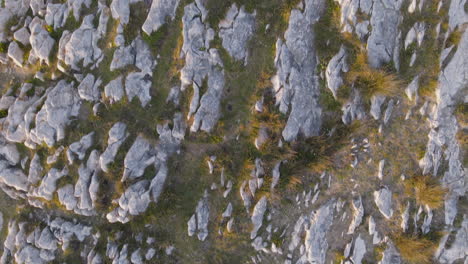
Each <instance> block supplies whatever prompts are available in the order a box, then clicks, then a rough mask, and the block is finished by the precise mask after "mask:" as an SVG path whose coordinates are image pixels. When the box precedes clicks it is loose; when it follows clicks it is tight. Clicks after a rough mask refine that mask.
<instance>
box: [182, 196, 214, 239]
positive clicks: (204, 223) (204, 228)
mask: <svg viewBox="0 0 468 264" xmlns="http://www.w3.org/2000/svg"><path fill="white" fill-rule="evenodd" d="M209 218H210V206H209V203H208V193H207V192H206V191H205V194H204V196H203V198H202V199H200V201H198V204H197V208H196V209H195V214H194V215H192V217H191V218H190V220H189V221H188V223H187V225H188V235H189V236H193V235H194V234H197V237H198V239H199V240H201V241H204V240H205V239H206V237H208V221H209Z"/></svg>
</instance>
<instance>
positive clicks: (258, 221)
mask: <svg viewBox="0 0 468 264" xmlns="http://www.w3.org/2000/svg"><path fill="white" fill-rule="evenodd" d="M266 209H267V198H266V196H263V197H262V198H260V200H259V201H258V202H257V204H256V205H255V207H254V209H253V212H252V217H251V220H252V224H253V229H252V231H251V232H250V239H254V238H255V237H257V232H258V230H259V229H260V227H262V224H263V215H264V214H265V212H266Z"/></svg>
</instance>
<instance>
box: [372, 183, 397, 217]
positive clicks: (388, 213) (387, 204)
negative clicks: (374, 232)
mask: <svg viewBox="0 0 468 264" xmlns="http://www.w3.org/2000/svg"><path fill="white" fill-rule="evenodd" d="M374 201H375V204H376V205H377V208H378V209H379V211H380V213H382V215H383V216H385V218H387V219H390V218H391V217H392V216H393V209H392V192H391V191H390V190H389V189H388V187H386V186H382V187H381V188H380V190H378V191H375V192H374Z"/></svg>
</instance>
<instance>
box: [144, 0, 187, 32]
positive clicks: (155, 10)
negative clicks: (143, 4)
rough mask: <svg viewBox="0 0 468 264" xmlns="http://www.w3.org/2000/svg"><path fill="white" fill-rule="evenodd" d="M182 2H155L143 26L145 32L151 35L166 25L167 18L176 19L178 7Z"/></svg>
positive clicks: (156, 0) (163, 0) (176, 0)
mask: <svg viewBox="0 0 468 264" xmlns="http://www.w3.org/2000/svg"><path fill="white" fill-rule="evenodd" d="M179 1H180V0H154V1H153V2H152V4H151V9H150V11H149V13H148V17H147V18H146V21H145V23H144V24H143V26H142V29H143V31H144V32H145V33H146V34H148V35H151V33H153V32H156V31H158V29H159V28H160V27H161V26H162V25H164V24H165V23H166V18H168V17H169V18H170V19H171V20H173V19H174V17H175V13H176V9H177V6H178V5H179Z"/></svg>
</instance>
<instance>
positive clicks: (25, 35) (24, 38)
mask: <svg viewBox="0 0 468 264" xmlns="http://www.w3.org/2000/svg"><path fill="white" fill-rule="evenodd" d="M30 36H31V34H30V33H29V31H28V29H27V28H25V27H23V28H20V29H18V30H17V31H16V32H15V33H14V34H13V37H14V38H15V40H17V41H19V42H20V43H21V44H23V45H24V46H27V45H29V43H30V42H29V37H30Z"/></svg>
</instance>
